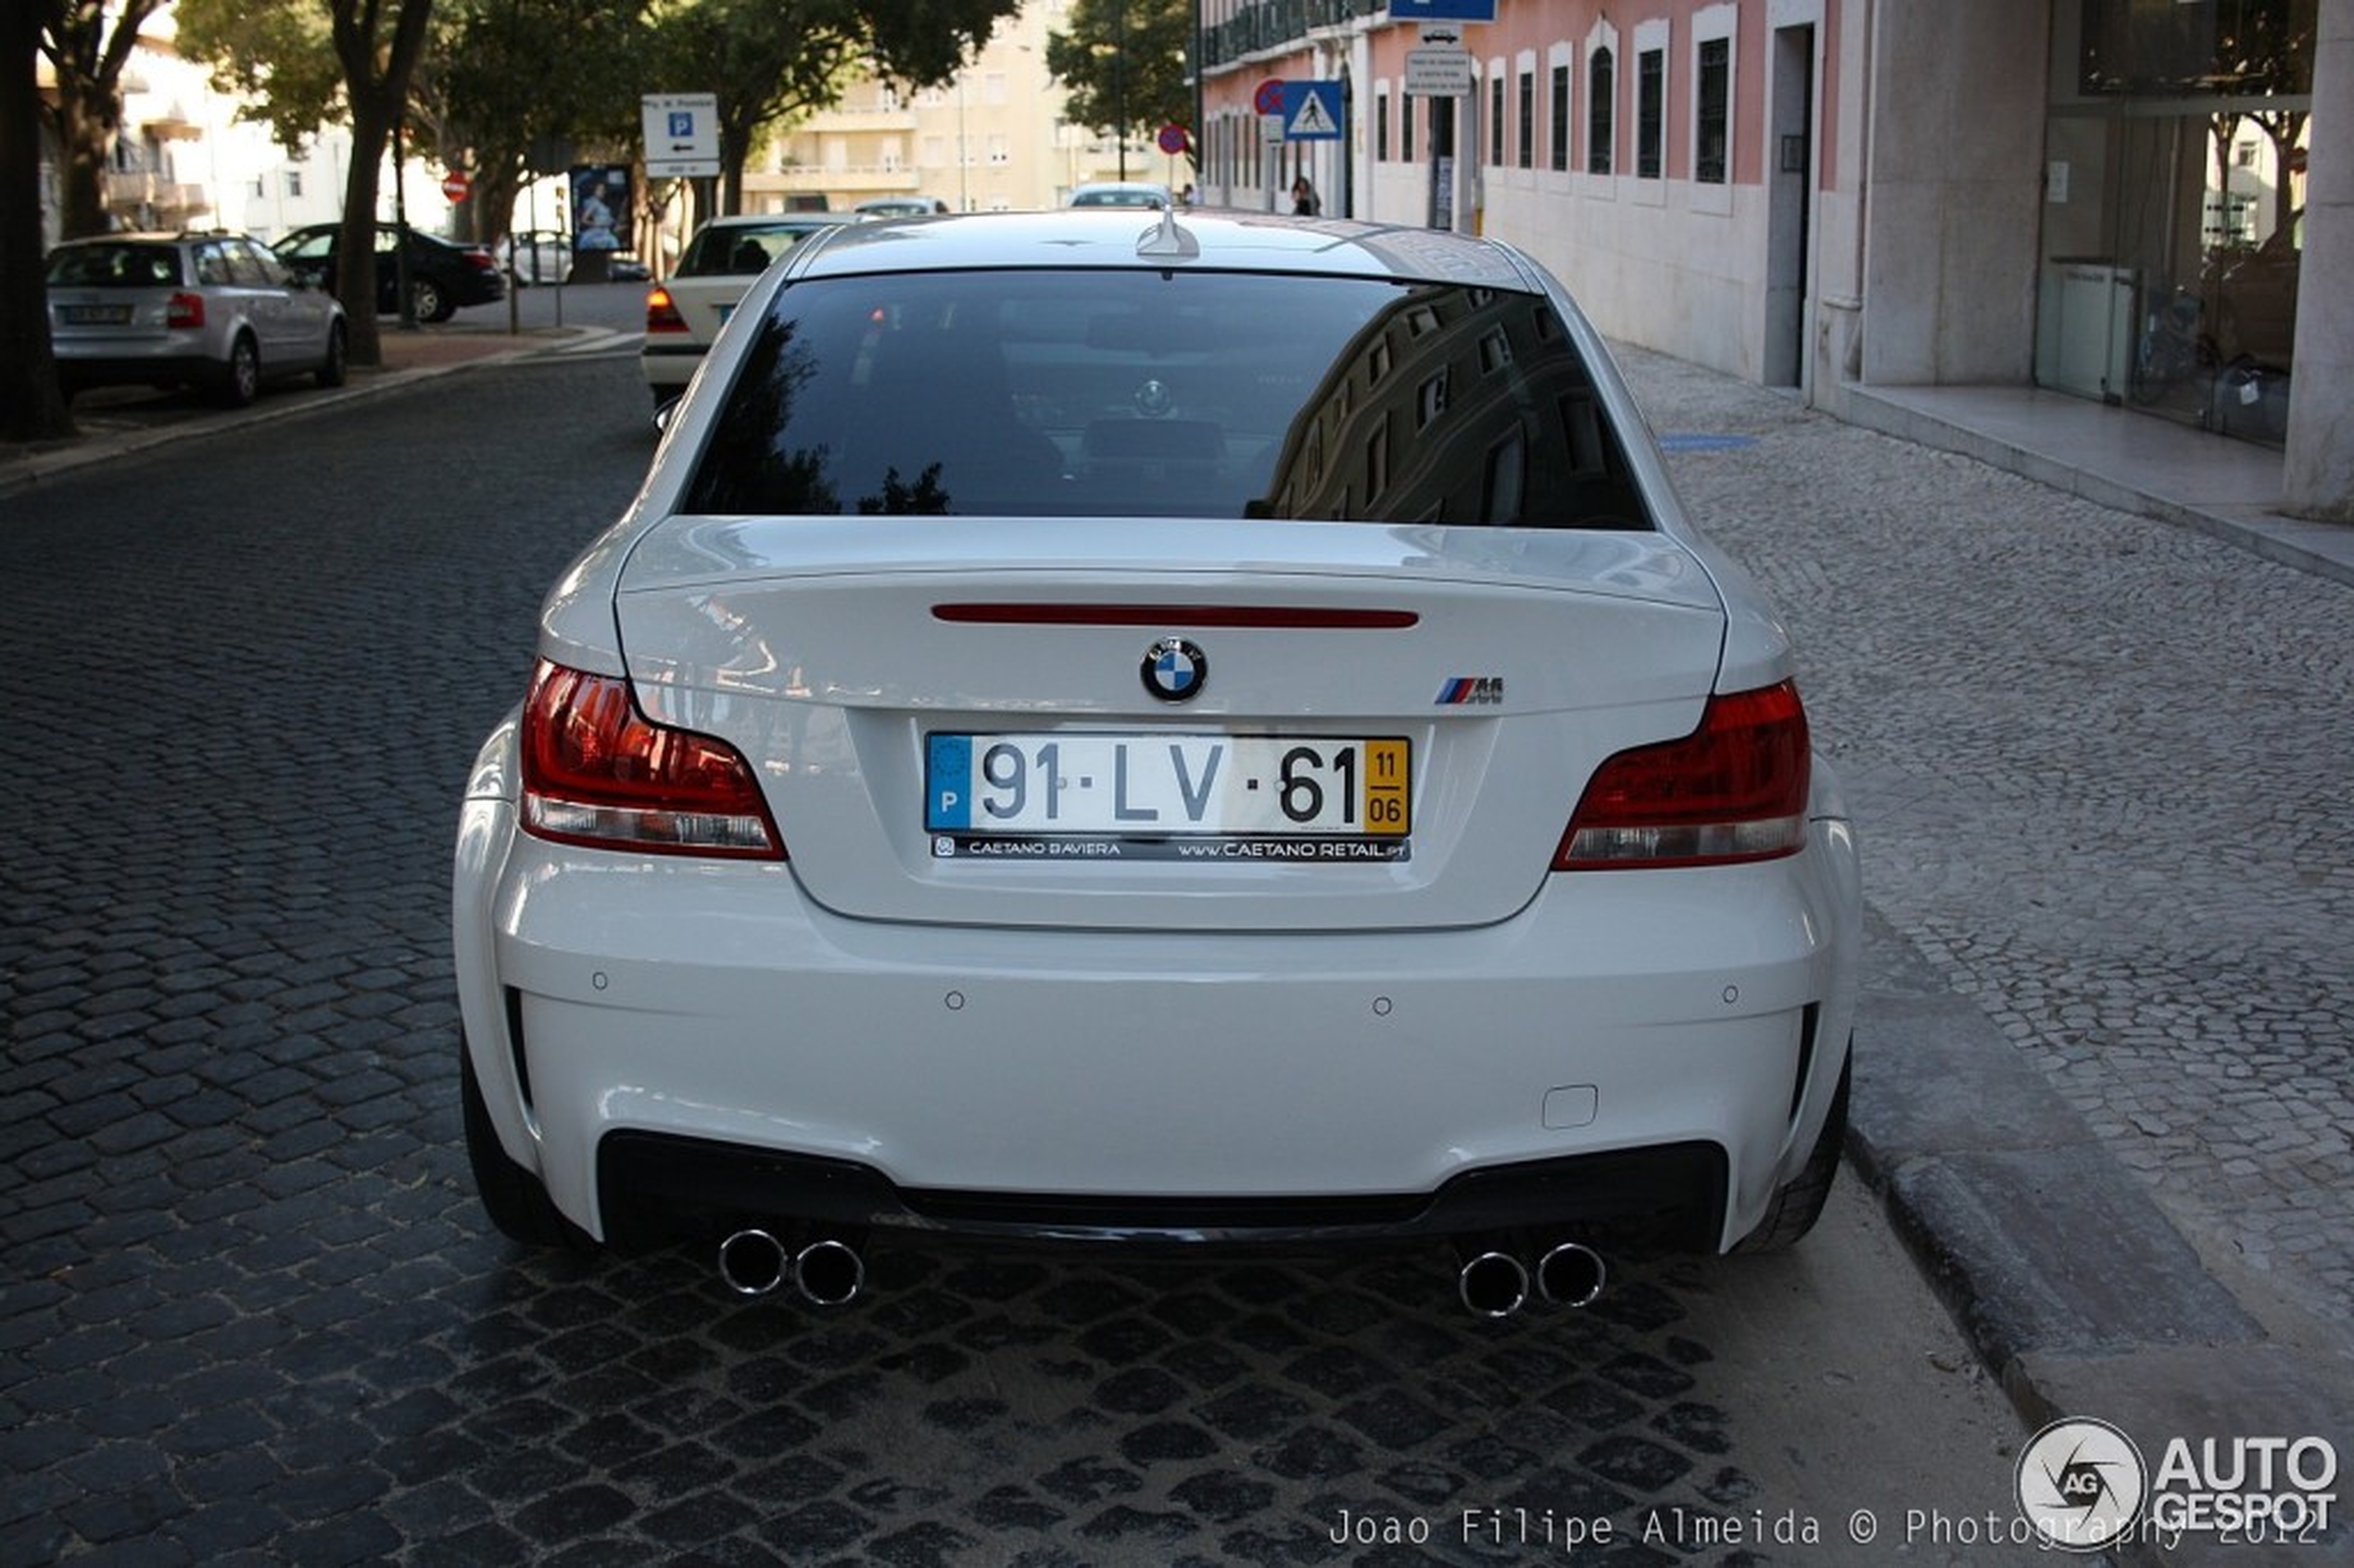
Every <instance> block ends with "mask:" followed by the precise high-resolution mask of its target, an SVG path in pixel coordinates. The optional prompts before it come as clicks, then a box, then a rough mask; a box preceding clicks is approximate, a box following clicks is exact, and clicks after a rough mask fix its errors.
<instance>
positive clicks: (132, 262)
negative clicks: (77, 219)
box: [49, 243, 181, 288]
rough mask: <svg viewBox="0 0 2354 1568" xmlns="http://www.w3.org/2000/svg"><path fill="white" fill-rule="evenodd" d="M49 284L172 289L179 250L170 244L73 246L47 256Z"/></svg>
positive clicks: (177, 277) (177, 273)
mask: <svg viewBox="0 0 2354 1568" xmlns="http://www.w3.org/2000/svg"><path fill="white" fill-rule="evenodd" d="M49 281H50V282H51V283H53V284H67V285H72V286H73V287H76V288H174V287H177V286H178V285H179V284H180V282H181V277H180V249H179V247H177V246H170V245H137V244H129V243H126V244H122V245H75V246H68V247H64V248H62V249H58V250H55V251H52V252H50V254H49Z"/></svg>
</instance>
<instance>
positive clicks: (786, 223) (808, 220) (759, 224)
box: [702, 212, 842, 229]
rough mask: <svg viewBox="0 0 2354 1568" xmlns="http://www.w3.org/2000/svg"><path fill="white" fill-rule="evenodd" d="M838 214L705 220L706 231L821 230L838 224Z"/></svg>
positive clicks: (740, 214)
mask: <svg viewBox="0 0 2354 1568" xmlns="http://www.w3.org/2000/svg"><path fill="white" fill-rule="evenodd" d="M841 221H842V214H841V213H839V212H729V213H726V214H724V215H722V216H720V217H717V218H706V219H704V220H703V223H702V226H703V227H704V228H706V229H822V228H825V227H826V226H827V225H828V224H829V223H839V222H841Z"/></svg>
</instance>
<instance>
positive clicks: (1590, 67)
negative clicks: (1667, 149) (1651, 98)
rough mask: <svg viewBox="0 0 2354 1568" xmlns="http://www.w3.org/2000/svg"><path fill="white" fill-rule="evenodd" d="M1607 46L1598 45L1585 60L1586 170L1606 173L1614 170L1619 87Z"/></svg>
mask: <svg viewBox="0 0 2354 1568" xmlns="http://www.w3.org/2000/svg"><path fill="white" fill-rule="evenodd" d="M1613 79H1614V71H1613V69H1612V62H1611V57H1610V51H1609V50H1608V49H1597V50H1595V51H1594V57H1593V58H1592V59H1591V60H1589V61H1588V62H1587V64H1586V172H1587V173H1588V174H1607V173H1609V172H1610V171H1611V130H1612V116H1613V111H1614V109H1615V107H1617V102H1618V97H1617V94H1618V89H1617V87H1616V85H1615V84H1614V80H1613Z"/></svg>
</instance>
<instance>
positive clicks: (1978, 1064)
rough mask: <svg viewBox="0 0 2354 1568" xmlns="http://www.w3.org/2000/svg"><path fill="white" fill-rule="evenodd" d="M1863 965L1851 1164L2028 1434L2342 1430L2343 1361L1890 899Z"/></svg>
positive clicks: (2147, 1436)
mask: <svg viewBox="0 0 2354 1568" xmlns="http://www.w3.org/2000/svg"><path fill="white" fill-rule="evenodd" d="M1864 973H1865V975H1866V977H1867V979H1866V982H1865V994H1864V996H1863V998H1862V1001H1861V1004H1860V1005H1859V1007H1858V1010H1857V1022H1856V1042H1857V1045H1856V1055H1855V1081H1854V1106H1853V1111H1852V1115H1851V1121H1850V1127H1849V1134H1848V1156H1849V1158H1850V1159H1851V1160H1852V1161H1853V1163H1854V1168H1855V1170H1856V1171H1857V1172H1858V1173H1859V1174H1860V1175H1861V1176H1862V1177H1863V1179H1864V1180H1865V1181H1866V1182H1867V1183H1868V1184H1869V1185H1870V1187H1871V1188H1872V1189H1873V1191H1874V1192H1875V1193H1876V1194H1877V1195H1879V1199H1880V1201H1881V1203H1882V1205H1883V1206H1884V1207H1885V1208H1887V1210H1888V1212H1889V1215H1890V1218H1891V1220H1892V1222H1893V1223H1894V1225H1895V1227H1896V1231H1897V1233H1898V1234H1899V1235H1900V1236H1901V1237H1902V1238H1903V1239H1904V1241H1905V1246H1907V1248H1908V1249H1909V1250H1910V1251H1911V1252H1912V1253H1913V1255H1914V1257H1915V1258H1916V1259H1917V1261H1918V1263H1919V1264H1920V1266H1921V1270H1922V1271H1923V1273H1924V1274H1925V1275H1926V1276H1927V1277H1928V1279H1929V1281H1930V1284H1931V1285H1932V1287H1933V1288H1935V1289H1936V1291H1937V1292H1938V1294H1939V1296H1941V1297H1942V1298H1943V1300H1944V1302H1945V1304H1946V1306H1947V1308H1948V1309H1949V1310H1951V1311H1952V1313H1953V1314H1954V1317H1955V1321H1956V1322H1957V1323H1958V1324H1959V1325H1960V1326H1961V1329H1962V1332H1963V1334H1964V1335H1965V1337H1967V1338H1968V1340H1969V1341H1970V1343H1971V1345H1972V1347H1974V1348H1975V1349H1976V1350H1977V1352H1978V1354H1979V1357H1980V1359H1981V1360H1982V1361H1983V1362H1984V1363H1985V1366H1986V1368H1987V1371H1988V1372H1989V1373H1991V1374H1992V1375H1993V1377H1994V1379H1995V1380H1996V1382H1997V1383H1998V1384H1999V1385H2001V1387H2002V1389H2003V1391H2004V1392H2005V1394H2006V1396H2007V1397H2009V1399H2010V1401H2011V1405H2012V1407H2013V1408H2014V1409H2015V1410H2018V1411H2019V1415H2020V1416H2021V1418H2022V1419H2023V1420H2024V1421H2025V1422H2026V1423H2027V1424H2028V1428H2029V1430H2031V1431H2032V1430H2036V1429H2039V1428H2041V1427H2042V1426H2044V1425H2045V1424H2046V1423H2050V1422H2053V1421H2056V1420H2058V1419H2060V1418H2061V1417H2063V1416H2083V1417H2091V1418H2095V1419H2097V1420H2101V1421H2107V1422H2109V1423H2113V1424H2115V1425H2117V1426H2119V1427H2120V1428H2121V1429H2122V1430H2124V1431H2125V1432H2126V1433H2127V1434H2128V1435H2132V1436H2133V1438H2134V1440H2135V1441H2136V1443H2137V1444H2139V1445H2141V1446H2142V1447H2143V1448H2144V1449H2145V1459H2146V1460H2147V1461H2148V1462H2149V1463H2151V1464H2153V1465H2155V1464H2156V1463H2157V1462H2158V1447H2159V1446H2160V1445H2163V1444H2164V1443H2166V1442H2167V1441H2168V1440H2170V1439H2171V1438H2174V1437H2178V1436H2179V1437H2186V1438H2189V1439H2191V1440H2192V1441H2193V1442H2194V1443H2196V1442H2197V1441H2198V1440H2200V1439H2202V1438H2207V1437H2214V1438H2219V1439H2221V1438H2229V1437H2235V1436H2247V1437H2257V1436H2284V1437H2291V1438H2294V1437H2297V1436H2302V1435H2319V1436H2323V1437H2327V1438H2329V1439H2330V1440H2332V1441H2333V1442H2334V1443H2337V1444H2340V1445H2343V1444H2344V1442H2345V1440H2346V1438H2347V1436H2348V1435H2349V1433H2354V1423H2349V1420H2348V1417H2349V1412H2354V1387H2349V1386H2348V1384H2349V1379H2348V1372H2347V1371H2346V1369H2345V1367H2344V1366H2343V1365H2342V1364H2333V1363H2331V1362H2329V1361H2327V1360H2325V1359H2323V1358H2322V1357H2320V1356H2316V1355H2311V1354H2309V1353H2306V1352H2304V1351H2301V1350H2299V1349H2297V1348H2296V1347H2289V1346H2284V1345H2283V1344H2280V1343H2278V1342H2277V1341H2275V1340H2274V1339H2273V1338H2272V1336H2271V1334H2269V1333H2268V1331H2267V1330H2266V1328H2265V1327H2264V1325H2263V1324H2262V1323H2260V1322H2259V1321H2258V1320H2257V1318H2256V1317H2255V1316H2254V1315H2252V1314H2251V1313H2250V1311H2249V1310H2248V1309H2246V1307H2245V1306H2244V1305H2243V1304H2242V1303H2241V1301H2240V1300H2239V1299H2238V1298H2237V1296H2234V1293H2233V1292H2232V1291H2231V1290H2230V1289H2228V1288H2227V1287H2226V1286H2225V1285H2224V1284H2222V1283H2221V1282H2219V1281H2218V1280H2216V1279H2215V1278H2214V1277H2213V1276H2212V1275H2211V1274H2210V1273H2209V1272H2208V1270H2207V1268H2206V1266H2205V1265H2204V1264H2203V1263H2202V1262H2201V1261H2200V1259H2199V1257H2198V1254H2197V1253H2196V1251H2195V1250H2194V1249H2193V1248H2192V1247H2191V1246H2190V1245H2189V1244H2188V1243H2187V1242H2185V1241H2184V1240H2183V1237H2182V1234H2181V1233H2179V1232H2178V1231H2176V1230H2175V1228H2174V1226H2173V1225H2172V1223H2171V1222H2170V1220H2168V1219H2167V1218H2166V1216H2165V1215H2164V1213H2163V1212H2161V1211H2160V1210H2159V1208H2158V1205H2157V1203H2156V1202H2155V1201H2154V1200H2153V1199H2152V1198H2151V1197H2150V1195H2149V1194H2148V1191H2147V1189H2146V1187H2145V1185H2144V1184H2143V1183H2142V1182H2140V1181H2139V1180H2138V1179H2136V1178H2135V1177H2134V1176H2133V1174H2132V1173H2131V1172H2130V1171H2128V1170H2125V1169H2124V1168H2123V1166H2121V1165H2120V1163H2119V1162H2118V1161H2117V1159H2116V1158H2115V1157H2114V1156H2112V1155H2111V1154H2109V1153H2108V1152H2107V1150H2106V1149H2105V1148H2104V1147H2103V1146H2102V1144H2101V1143H2100V1140H2099V1139H2098V1138H2097V1137H2096V1136H2095V1133H2094V1132H2093V1131H2092V1129H2091V1128H2090V1127H2089V1126H2088V1125H2087V1124H2086V1123H2085V1121H2084V1119H2083V1118H2082V1117H2081V1116H2080V1115H2078V1114H2077V1112H2076V1111H2075V1110H2074V1109H2072V1108H2071V1107H2069V1106H2068V1105H2067V1104H2066V1103H2065V1102H2064V1101H2063V1100H2061V1099H2060V1097H2059V1096H2058V1094H2057V1093H2056V1092H2055V1091H2054V1090H2053V1089H2052V1087H2051V1086H2050V1084H2049V1083H2048V1082H2046V1081H2044V1077H2043V1075H2042V1074H2041V1073H2039V1072H2037V1071H2036V1069H2035V1068H2034V1066H2033V1064H2031V1063H2030V1062H2029V1061H2027V1060H2026V1059H2025V1058H2023V1057H2022V1056H2020V1055H2019V1051H2018V1050H2017V1048H2016V1047H2014V1046H2013V1045H2012V1044H2011V1043H2010V1042H2009V1041H2008V1040H2006V1039H2005V1038H2004V1037H2003V1034H2002V1032H2001V1031H1999V1030H1998V1029H1996V1028H1995V1026H1994V1024H1993V1021H1992V1020H1990V1019H1989V1018H1987V1017H1986V1016H1985V1015H1984V1014H1983V1013H1982V1012H1981V1011H1980V1010H1979V1009H1978V1008H1977V1007H1976V1006H1975V1005H1973V1004H1972V1003H1971V1002H1970V1001H1969V999H1968V998H1967V997H1965V996H1959V995H1955V994H1954V993H1952V992H1950V991H1949V990H1947V989H1946V988H1945V987H1944V985H1943V982H1942V981H1941V980H1939V979H1938V977H1937V974H1936V972H1935V970H1934V969H1932V968H1931V967H1930V965H1929V964H1928V962H1927V961H1926V960H1924V959H1923V958H1922V957H1921V956H1920V955H1918V954H1917V952H1916V951H1915V950H1914V949H1913V947H1912V945H1911V943H1910V942H1907V941H1906V940H1905V938H1904V937H1903V936H1902V935H1901V934H1899V933H1898V932H1897V931H1895V930H1894V929H1892V928H1891V927H1890V926H1889V925H1888V923H1887V922H1886V921H1885V920H1883V919H1882V918H1881V917H1879V915H1878V914H1876V913H1875V914H1872V915H1870V916H1869V917H1868V919H1867V941H1866V955H1865V961H1864ZM2341 1461H2354V1452H2346V1453H2342V1454H2341ZM2338 1490H2339V1496H2340V1498H2341V1500H2343V1499H2344V1498H2345V1497H2346V1488H2345V1486H2343V1484H2342V1480H2341V1485H2340V1486H2339V1488H2338ZM2218 1549H2219V1548H2218V1547H2217V1545H2216V1543H2215V1541H2214V1539H2213V1537H2211V1536H2185V1537H2183V1539H2182V1540H2181V1541H2179V1542H2178V1543H2174V1544H2172V1545H2169V1544H2167V1543H2164V1542H2160V1541H2156V1540H2151V1541H2142V1542H2137V1543H2136V1544H2134V1545H2133V1546H2132V1547H2130V1548H2126V1549H2120V1550H2117V1551H2115V1552H2113V1553H2112V1556H2113V1559H2114V1561H2116V1562H2119V1563H2120V1564H2133V1565H2136V1568H2140V1565H2158V1568H2176V1565H2186V1564H2191V1563H2204V1562H2212V1561H2214V1554H2215V1552H2216V1551H2217V1550H2218ZM2228 1552H2229V1561H2230V1562H2231V1563H2232V1565H2233V1568H2259V1565H2263V1568H2270V1565H2272V1564H2275V1563H2277V1564H2280V1565H2282V1568H2321V1565H2322V1564H2325V1563H2340V1562H2354V1530H2349V1529H2348V1526H2347V1525H2346V1524H2344V1523H2342V1522H2340V1521H2337V1520H2333V1523H2332V1526H2331V1528H2330V1530H2329V1531H2328V1532H2327V1533H2326V1535H2325V1536H2323V1538H2322V1540H2321V1541H2320V1542H2319V1543H2314V1544H2293V1543H2284V1544H2269V1543H2268V1544H2246V1543H2244V1544H2238V1545H2234V1546H2232V1547H2230V1548H2228Z"/></svg>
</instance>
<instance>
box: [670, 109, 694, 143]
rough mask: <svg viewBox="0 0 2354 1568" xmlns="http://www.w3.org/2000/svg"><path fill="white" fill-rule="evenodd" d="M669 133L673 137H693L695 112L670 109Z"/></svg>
mask: <svg viewBox="0 0 2354 1568" xmlns="http://www.w3.org/2000/svg"><path fill="white" fill-rule="evenodd" d="M670 133H671V134H672V135H674V136H691V135H693V134H694V133H695V111H694V110H692V109H672V110H671V111H670Z"/></svg>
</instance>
